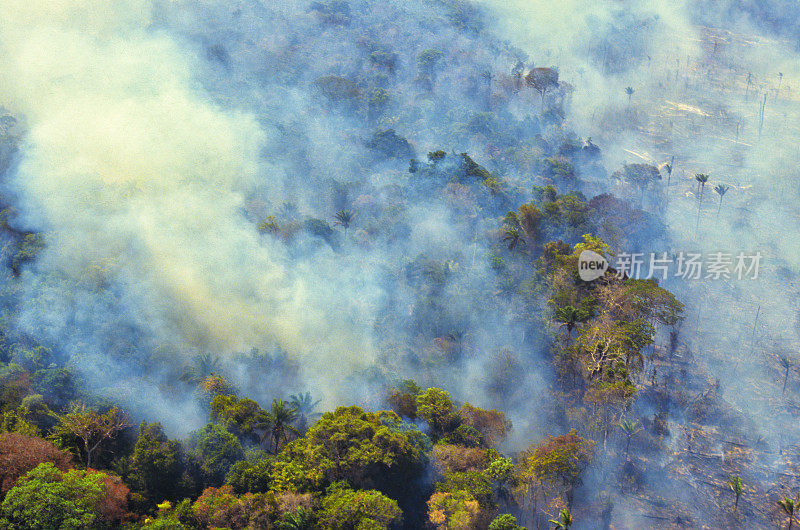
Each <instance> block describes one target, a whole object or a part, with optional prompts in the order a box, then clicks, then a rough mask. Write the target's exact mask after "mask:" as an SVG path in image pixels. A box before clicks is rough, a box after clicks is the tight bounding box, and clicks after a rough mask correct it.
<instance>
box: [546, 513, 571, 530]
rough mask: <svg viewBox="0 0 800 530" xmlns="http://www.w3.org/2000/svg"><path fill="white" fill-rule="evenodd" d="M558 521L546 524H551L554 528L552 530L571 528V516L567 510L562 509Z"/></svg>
mask: <svg viewBox="0 0 800 530" xmlns="http://www.w3.org/2000/svg"><path fill="white" fill-rule="evenodd" d="M558 515H559V520H558V521H556V520H555V519H550V520H549V521H548V522H549V523H553V524H554V525H555V526H554V527H553V530H569V529H570V527H571V526H572V514H571V513H569V510H568V509H567V508H564V509H563V510H561V511H560V512H559V514H558Z"/></svg>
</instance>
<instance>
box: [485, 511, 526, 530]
mask: <svg viewBox="0 0 800 530" xmlns="http://www.w3.org/2000/svg"><path fill="white" fill-rule="evenodd" d="M489 530H525V527H523V526H520V525H518V524H517V518H516V517H514V516H513V515H511V514H507V513H505V514H503V515H498V516H497V517H495V518H494V520H493V521H492V522H491V523H490V524H489Z"/></svg>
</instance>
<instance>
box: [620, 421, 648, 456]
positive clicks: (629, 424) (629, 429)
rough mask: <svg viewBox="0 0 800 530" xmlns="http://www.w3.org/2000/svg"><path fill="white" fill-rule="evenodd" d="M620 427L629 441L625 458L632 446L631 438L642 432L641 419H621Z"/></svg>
mask: <svg viewBox="0 0 800 530" xmlns="http://www.w3.org/2000/svg"><path fill="white" fill-rule="evenodd" d="M619 428H620V429H622V432H623V434H624V435H625V437H626V438H627V442H626V443H625V458H627V457H628V450H629V449H630V446H631V438H633V437H634V436H636V435H637V434H639V433H640V432H642V430H643V429H642V426H641V425H640V424H639V420H624V421H621V422H620V424H619Z"/></svg>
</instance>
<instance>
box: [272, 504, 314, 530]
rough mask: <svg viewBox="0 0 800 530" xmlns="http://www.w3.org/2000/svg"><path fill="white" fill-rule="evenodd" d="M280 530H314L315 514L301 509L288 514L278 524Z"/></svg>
mask: <svg viewBox="0 0 800 530" xmlns="http://www.w3.org/2000/svg"><path fill="white" fill-rule="evenodd" d="M275 528H277V529H278V530H312V529H313V528H315V526H314V512H312V511H311V510H309V509H308V508H303V507H302V506H301V507H299V508H298V509H297V510H295V511H293V512H288V513H286V514H285V515H284V516H283V518H282V519H281V520H279V521H278V522H277V523H276V526H275Z"/></svg>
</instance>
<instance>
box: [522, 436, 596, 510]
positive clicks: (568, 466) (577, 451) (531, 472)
mask: <svg viewBox="0 0 800 530" xmlns="http://www.w3.org/2000/svg"><path fill="white" fill-rule="evenodd" d="M594 446H595V443H594V442H593V441H591V440H587V439H584V438H581V437H580V436H578V433H577V431H575V430H574V429H573V430H571V431H570V432H568V433H567V434H563V435H561V436H548V437H547V439H546V440H544V441H542V442H541V443H539V444H534V445H531V446H530V447H528V449H527V450H525V451H523V452H522V453H521V454H520V457H519V476H520V479H521V480H522V481H523V482H524V483H526V484H528V486H531V485H533V484H536V483H543V484H549V485H551V486H553V487H555V488H556V489H559V490H561V489H563V490H565V493H566V497H567V504H568V505H569V504H571V502H572V492H573V490H574V489H575V487H576V486H577V485H578V484H579V483H580V477H581V474H582V473H583V470H584V469H585V468H586V466H587V465H588V464H589V461H590V460H591V458H592V455H593V453H594Z"/></svg>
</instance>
